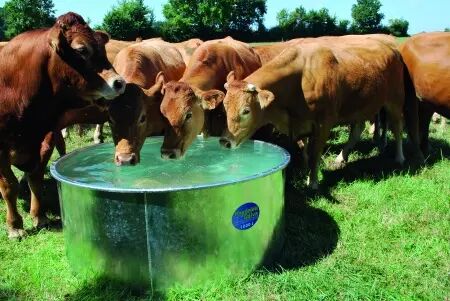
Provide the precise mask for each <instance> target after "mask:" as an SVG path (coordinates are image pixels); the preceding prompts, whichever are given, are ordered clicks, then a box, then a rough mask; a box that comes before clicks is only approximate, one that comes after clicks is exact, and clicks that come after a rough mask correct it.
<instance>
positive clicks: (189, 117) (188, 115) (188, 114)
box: [185, 112, 192, 120]
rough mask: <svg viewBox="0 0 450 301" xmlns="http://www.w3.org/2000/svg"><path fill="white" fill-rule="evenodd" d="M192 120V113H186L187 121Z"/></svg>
mask: <svg viewBox="0 0 450 301" xmlns="http://www.w3.org/2000/svg"><path fill="white" fill-rule="evenodd" d="M191 118H192V112H187V113H186V117H185V120H189V119H191Z"/></svg>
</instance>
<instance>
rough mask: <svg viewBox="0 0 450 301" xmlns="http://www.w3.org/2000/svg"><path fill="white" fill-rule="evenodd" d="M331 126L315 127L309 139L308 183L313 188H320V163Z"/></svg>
mask: <svg viewBox="0 0 450 301" xmlns="http://www.w3.org/2000/svg"><path fill="white" fill-rule="evenodd" d="M330 129H331V126H329V125H326V124H321V125H318V126H316V127H315V128H314V131H313V135H312V136H311V138H310V139H309V141H308V148H309V169H310V172H309V177H308V180H307V185H308V186H309V188H311V189H313V190H317V189H318V188H319V178H318V174H319V163H320V159H321V157H322V152H323V149H324V147H325V144H326V142H327V140H328V136H329V135H330Z"/></svg>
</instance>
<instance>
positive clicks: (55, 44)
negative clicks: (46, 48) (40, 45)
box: [48, 28, 69, 55]
mask: <svg viewBox="0 0 450 301" xmlns="http://www.w3.org/2000/svg"><path fill="white" fill-rule="evenodd" d="M48 43H49V45H50V47H51V48H52V49H53V50H54V51H55V52H56V53H58V54H60V55H61V54H62V53H63V52H64V49H67V47H69V44H68V43H67V40H66V37H65V36H64V32H63V29H61V28H52V29H51V31H50V33H49V36H48Z"/></svg>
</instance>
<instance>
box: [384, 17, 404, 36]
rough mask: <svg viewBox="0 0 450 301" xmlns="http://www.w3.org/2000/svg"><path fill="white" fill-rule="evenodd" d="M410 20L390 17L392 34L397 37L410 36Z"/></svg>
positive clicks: (389, 29)
mask: <svg viewBox="0 0 450 301" xmlns="http://www.w3.org/2000/svg"><path fill="white" fill-rule="evenodd" d="M408 27H409V22H408V21H406V20H405V19H390V20H389V25H388V27H387V29H388V31H389V33H390V34H392V35H394V36H396V37H406V36H408Z"/></svg>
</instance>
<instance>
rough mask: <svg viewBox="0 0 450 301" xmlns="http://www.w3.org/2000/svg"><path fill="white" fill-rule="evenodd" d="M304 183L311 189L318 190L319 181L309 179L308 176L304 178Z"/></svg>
mask: <svg viewBox="0 0 450 301" xmlns="http://www.w3.org/2000/svg"><path fill="white" fill-rule="evenodd" d="M306 185H307V186H308V188H309V189H311V190H313V191H317V190H319V183H318V182H317V181H313V180H311V179H310V178H309V177H308V179H307V180H306Z"/></svg>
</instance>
